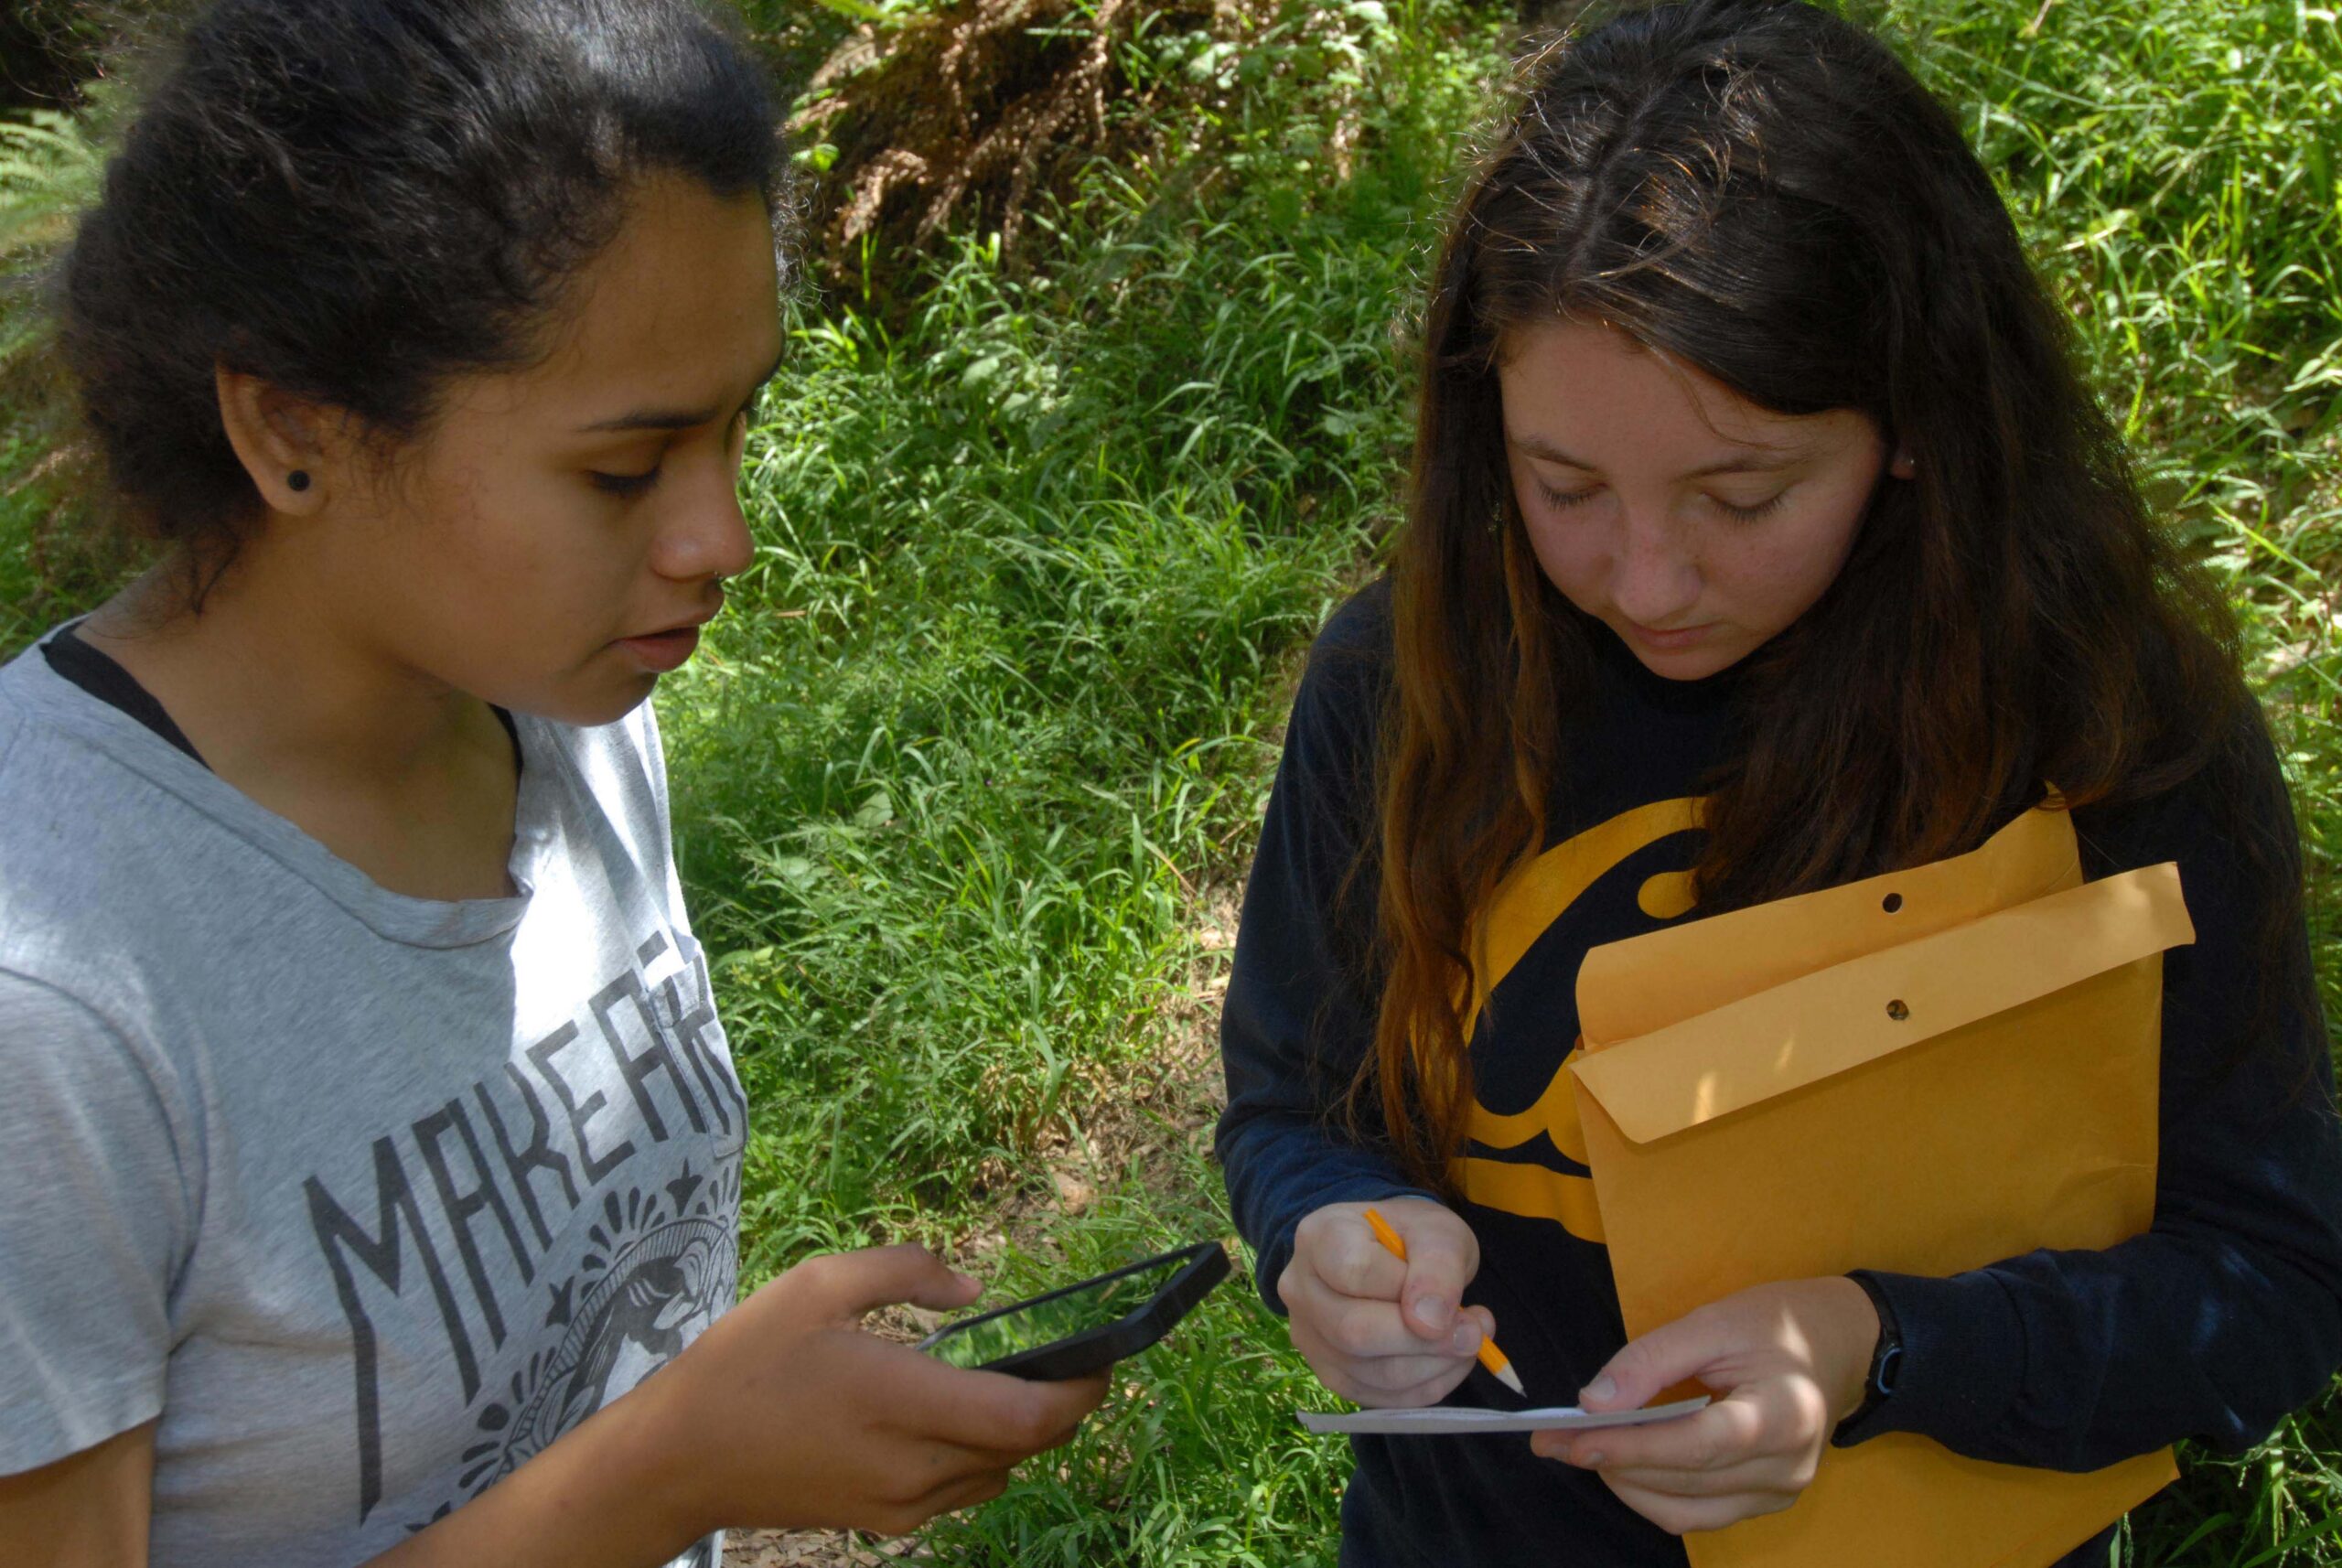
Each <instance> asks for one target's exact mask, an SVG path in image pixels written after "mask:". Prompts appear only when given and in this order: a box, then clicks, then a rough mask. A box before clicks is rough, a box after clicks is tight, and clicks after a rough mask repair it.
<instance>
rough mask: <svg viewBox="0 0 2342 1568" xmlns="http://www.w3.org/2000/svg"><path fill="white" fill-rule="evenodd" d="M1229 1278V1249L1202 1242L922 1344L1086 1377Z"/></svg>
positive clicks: (980, 1365)
mask: <svg viewBox="0 0 2342 1568" xmlns="http://www.w3.org/2000/svg"><path fill="white" fill-rule="evenodd" d="M1227 1277H1228V1254H1227V1253H1226V1252H1225V1251H1222V1250H1221V1249H1220V1245H1219V1242H1217V1241H1198V1242H1197V1243H1196V1244H1195V1245H1194V1246H1192V1247H1182V1248H1180V1249H1179V1250H1178V1251H1176V1252H1166V1253H1164V1254H1163V1255H1162V1256H1160V1257H1155V1258H1147V1259H1145V1260H1144V1261H1142V1262H1135V1263H1133V1264H1131V1265H1130V1266H1129V1267H1128V1268H1124V1269H1116V1270H1115V1271H1114V1272H1113V1273H1110V1274H1100V1275H1099V1276H1098V1277H1097V1278H1095V1279H1088V1280H1084V1281H1082V1282H1081V1283H1080V1284H1078V1285H1068V1286H1066V1287H1065V1288H1064V1289H1063V1290H1053V1291H1051V1292H1049V1294H1047V1295H1037V1296H1035V1297H1034V1298H1033V1299H1032V1300H1030V1301H1020V1302H1018V1303H1016V1304H1015V1305H1013V1306H1004V1307H999V1308H997V1309H995V1310H994V1311H991V1312H987V1313H985V1314H983V1316H979V1317H970V1318H966V1319H963V1320H962V1321H961V1322H958V1323H953V1324H947V1325H946V1326H943V1327H941V1328H939V1329H937V1330H936V1331H935V1332H934V1333H932V1334H930V1335H929V1336H928V1337H926V1338H924V1339H922V1340H920V1341H919V1348H920V1349H922V1350H925V1351H927V1352H928V1353H929V1355H933V1356H938V1357H940V1358H941V1359H944V1360H946V1361H949V1362H950V1363H951V1365H953V1366H955V1367H966V1368H970V1369H973V1370H976V1371H982V1372H1006V1373H1007V1374H1009V1375H1010V1376H1011V1377H1016V1378H1026V1379H1029V1380H1033V1381H1035V1382H1054V1381H1056V1380H1058V1379H1061V1378H1081V1377H1087V1376H1089V1375H1090V1373H1092V1372H1102V1371H1104V1370H1105V1369H1107V1368H1108V1367H1111V1366H1112V1365H1113V1364H1114V1363H1115V1362H1117V1361H1119V1360H1121V1359H1123V1358H1124V1357H1125V1356H1132V1355H1135V1354H1137V1353H1138V1352H1139V1351H1141V1350H1144V1349H1145V1348H1147V1347H1148V1346H1149V1345H1152V1344H1154V1343H1155V1341H1156V1340H1157V1339H1160V1338H1162V1337H1164V1336H1165V1335H1166V1334H1168V1333H1170V1332H1171V1326H1172V1325H1173V1324H1175V1323H1176V1322H1178V1321H1179V1319H1181V1318H1183V1317H1185V1316H1187V1313H1188V1311H1189V1309H1190V1308H1192V1307H1193V1306H1194V1305H1196V1303H1198V1302H1199V1301H1201V1300H1203V1298H1204V1295H1205V1293H1207V1292H1209V1290H1210V1289H1211V1287H1212V1286H1214V1285H1216V1284H1218V1283H1219V1282H1220V1281H1222V1280H1224V1279H1226V1278H1227Z"/></svg>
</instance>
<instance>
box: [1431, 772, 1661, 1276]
mask: <svg viewBox="0 0 2342 1568" xmlns="http://www.w3.org/2000/svg"><path fill="white" fill-rule="evenodd" d="M1702 808H1703V802H1702V801H1701V800H1697V799H1693V798H1686V799H1682V800H1654V801H1652V802H1651V803H1649V805H1644V806H1638V807H1636V808H1635V809H1634V810H1632V811H1622V812H1620V813H1619V814H1618V815H1617V816H1615V817H1613V818H1611V819H1610V820H1609V821H1608V822H1603V823H1601V824H1600V825H1598V826H1595V827H1592V828H1588V829H1587V830H1586V831H1585V832H1582V833H1579V834H1578V835H1577V836H1576V837H1574V838H1572V839H1567V840H1564V841H1563V843H1558V844H1555V845H1554V846H1553V847H1552V849H1549V850H1547V851H1545V853H1544V854H1541V855H1539V856H1537V857H1536V858H1535V859H1534V860H1531V861H1527V862H1524V863H1523V864H1522V865H1520V867H1519V868H1518V869H1517V870H1515V871H1514V872H1513V873H1512V875H1509V876H1508V877H1506V878H1505V880H1504V881H1503V882H1502V883H1501V884H1500V885H1499V886H1498V888H1497V891H1496V895H1495V897H1493V898H1491V899H1490V900H1489V904H1488V913H1487V915H1486V916H1485V917H1484V918H1483V919H1482V920H1481V923H1480V929H1479V930H1478V932H1477V968H1478V972H1479V991H1478V993H1477V995H1476V996H1475V997H1474V998H1473V1003H1472V1006H1471V1009H1470V1011H1469V1013H1468V1014H1467V1015H1466V1018H1465V1020H1464V1036H1465V1037H1466V1039H1469V1038H1470V1037H1471V1035H1472V1031H1473V1029H1474V1028H1475V1027H1476V1026H1477V1025H1478V1022H1479V1015H1480V1012H1481V1010H1482V1008H1483V1007H1484V1006H1485V1005H1486V1004H1487V1002H1488V997H1489V995H1490V994H1491V993H1494V992H1495V990H1496V988H1497V987H1498V985H1499V984H1501V983H1503V981H1504V977H1505V976H1506V975H1508V974H1509V973H1510V972H1512V968H1513V966H1514V965H1515V964H1517V963H1519V962H1520V960H1521V958H1522V957H1523V956H1524V955H1525V954H1526V953H1527V952H1528V951H1529V950H1530V948H1531V945H1532V944H1534V943H1535V941H1536V940H1537V939H1538V938H1539V937H1541V936H1542V935H1544V934H1545V931H1546V930H1547V929H1548V928H1550V927H1551V926H1552V923H1553V922H1554V921H1555V920H1558V919H1560V918H1562V916H1563V914H1564V913H1566V912H1567V911H1568V909H1569V908H1570V907H1571V906H1572V905H1574V904H1575V903H1576V902H1577V901H1578V899H1579V898H1580V897H1583V896H1584V895H1585V891H1586V889H1588V888H1590V887H1592V886H1594V885H1595V883H1596V882H1598V881H1600V880H1601V879H1602V878H1603V877H1604V876H1605V875H1608V874H1609V873H1610V872H1611V871H1612V870H1614V869H1616V868H1617V866H1618V865H1620V864H1622V863H1623V862H1624V861H1626V859H1627V858H1628V856H1630V855H1632V854H1637V853H1638V852H1639V851H1641V850H1644V849H1647V848H1649V846H1650V845H1652V844H1654V843H1658V842H1659V841H1660V839H1663V838H1666V837H1667V836H1669V835H1670V834H1671V833H1680V832H1687V831H1689V830H1691V829H1692V828H1696V827H1698V826H1699V825H1700V822H1701V820H1702V818H1701V813H1702ZM1636 902H1637V903H1638V905H1639V906H1640V907H1641V908H1642V911H1643V913H1644V914H1646V915H1649V916H1650V917H1651V918H1653V919H1657V920H1672V919H1674V918H1677V917H1679V916H1681V915H1682V914H1683V913H1684V912H1685V911H1687V910H1688V909H1690V908H1691V907H1692V892H1691V878H1690V876H1689V875H1687V874H1686V873H1683V872H1673V871H1671V872H1662V873H1660V875H1656V876H1653V877H1650V878H1649V880H1647V881H1645V882H1644V883H1643V885H1642V887H1641V888H1640V889H1639V891H1638V893H1637V895H1636ZM1584 1051H1585V1047H1584V1046H1583V1045H1580V1046H1578V1047H1574V1048H1573V1049H1572V1050H1571V1051H1570V1053H1569V1055H1568V1056H1567V1057H1565V1058H1563V1061H1562V1063H1561V1065H1560V1066H1559V1067H1557V1068H1556V1069H1554V1072H1553V1077H1552V1081H1550V1082H1548V1083H1547V1084H1546V1086H1545V1090H1544V1092H1543V1093H1542V1094H1540V1095H1539V1096H1538V1097H1537V1102H1536V1103H1535V1104H1533V1105H1531V1107H1530V1108H1529V1109H1528V1110H1526V1111H1520V1112H1514V1113H1512V1114H1510V1115H1499V1113H1498V1112H1493V1111H1490V1110H1489V1109H1488V1107H1487V1106H1485V1105H1482V1104H1481V1103H1479V1101H1477V1099H1476V1100H1475V1101H1473V1104H1472V1114H1471V1119H1470V1121H1469V1122H1468V1124H1467V1130H1468V1132H1469V1134H1470V1136H1471V1139H1472V1141H1473V1142H1474V1143H1476V1144H1480V1145H1482V1146H1483V1147H1486V1148H1491V1149H1514V1148H1519V1147H1520V1145H1521V1144H1526V1143H1528V1142H1529V1141H1530V1140H1531V1139H1532V1138H1534V1137H1536V1136H1537V1134H1538V1133H1543V1134H1545V1136H1546V1137H1547V1138H1549V1139H1551V1140H1552V1144H1553V1147H1554V1148H1555V1149H1557V1150H1559V1151H1560V1152H1561V1154H1562V1155H1563V1157H1564V1158H1566V1159H1569V1160H1572V1161H1574V1162H1575V1163H1576V1164H1577V1165H1579V1166H1580V1167H1584V1166H1585V1163H1586V1153H1585V1130H1584V1129H1583V1128H1582V1127H1581V1126H1580V1125H1579V1122H1578V1113H1577V1093H1576V1080H1575V1079H1573V1078H1571V1076H1570V1073H1569V1064H1570V1062H1571V1061H1574V1060H1575V1059H1576V1058H1578V1057H1579V1056H1580V1055H1582V1054H1583V1053H1584ZM1448 1170H1449V1174H1450V1175H1451V1176H1454V1178H1455V1179H1456V1185H1457V1187H1459V1188H1460V1189H1461V1190H1462V1191H1463V1194H1464V1196H1465V1197H1468V1198H1470V1199H1471V1200H1472V1201H1473V1202H1474V1203H1477V1204H1479V1205H1481V1206H1482V1207H1484V1208H1495V1209H1500V1210H1502V1211H1503V1212H1505V1213H1507V1214H1518V1215H1521V1216H1523V1217H1525V1218H1528V1219H1553V1220H1558V1221H1559V1222H1560V1223H1561V1225H1562V1228H1563V1230H1567V1231H1568V1232H1569V1233H1570V1234H1571V1235H1573V1236H1575V1237H1577V1238H1578V1239H1579V1240H1585V1241H1594V1242H1600V1241H1601V1240H1603V1230H1602V1213H1601V1210H1600V1209H1599V1208H1596V1207H1595V1201H1594V1183H1593V1181H1592V1179H1591V1178H1589V1177H1586V1176H1577V1175H1574V1174H1572V1173H1570V1172H1567V1171H1558V1170H1554V1169H1552V1167H1551V1166H1548V1165H1533V1164H1516V1163H1513V1162H1510V1161H1504V1160H1485V1159H1474V1158H1471V1157H1468V1156H1464V1157H1459V1158H1457V1159H1456V1160H1454V1161H1453V1162H1451V1163H1450V1165H1449V1166H1448Z"/></svg>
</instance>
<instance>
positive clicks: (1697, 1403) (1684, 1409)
mask: <svg viewBox="0 0 2342 1568" xmlns="http://www.w3.org/2000/svg"><path fill="white" fill-rule="evenodd" d="M1707 1402H1708V1400H1707V1396H1706V1395H1705V1394H1703V1395H1701V1396H1700V1397H1699V1398H1698V1399H1688V1400H1677V1401H1676V1402H1674V1403H1673V1404H1654V1405H1645V1406H1644V1407H1643V1408H1642V1409H1640V1410H1614V1411H1603V1412H1598V1413H1596V1412H1586V1411H1583V1410H1580V1409H1578V1408H1577V1406H1575V1405H1574V1404H1565V1405H1555V1406H1553V1407H1552V1408H1551V1409H1549V1410H1464V1409H1459V1408H1458V1407H1456V1406H1455V1405H1449V1404H1435V1405H1432V1406H1429V1407H1427V1408H1425V1409H1423V1410H1361V1411H1358V1412H1353V1413H1351V1414H1348V1415H1338V1414H1336V1413H1335V1412H1332V1411H1329V1410H1305V1411H1303V1412H1300V1415H1301V1424H1302V1425H1304V1426H1305V1427H1307V1428H1308V1429H1309V1430H1310V1431H1312V1432H1358V1433H1369V1434H1376V1435H1380V1436H1387V1437H1402V1436H1404V1437H1461V1436H1464V1435H1465V1434H1467V1433H1474V1432H1569V1431H1578V1430H1584V1429H1586V1428H1591V1427H1596V1426H1646V1425H1649V1423H1652V1422H1654V1421H1672V1420H1674V1419H1675V1418H1676V1417H1677V1416H1679V1415H1689V1414H1691V1413H1692V1412H1693V1411H1695V1410H1700V1409H1702V1408H1703V1407H1705V1405H1706V1404H1707Z"/></svg>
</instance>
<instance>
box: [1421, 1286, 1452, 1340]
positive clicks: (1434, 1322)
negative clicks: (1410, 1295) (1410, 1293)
mask: <svg viewBox="0 0 2342 1568" xmlns="http://www.w3.org/2000/svg"><path fill="white" fill-rule="evenodd" d="M1452 1310H1453V1308H1451V1307H1450V1306H1449V1305H1447V1304H1446V1303H1445V1302H1444V1301H1442V1300H1440V1299H1439V1297H1437V1296H1435V1295H1419V1296H1417V1297H1416V1298H1415V1317H1416V1320H1417V1321H1419V1322H1421V1323H1422V1324H1423V1326H1425V1327H1427V1328H1429V1329H1431V1330H1432V1331H1433V1332H1434V1333H1437V1332H1438V1331H1439V1330H1441V1329H1444V1328H1445V1327H1446V1326H1447V1315H1448V1313H1449V1312H1451V1311H1452Z"/></svg>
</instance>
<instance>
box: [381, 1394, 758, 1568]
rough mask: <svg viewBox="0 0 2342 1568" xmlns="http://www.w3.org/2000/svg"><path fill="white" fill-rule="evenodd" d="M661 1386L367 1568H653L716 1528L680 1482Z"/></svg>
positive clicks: (632, 1398)
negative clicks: (497, 1567) (484, 1566)
mask: <svg viewBox="0 0 2342 1568" xmlns="http://www.w3.org/2000/svg"><path fill="white" fill-rule="evenodd" d="M658 1383H659V1380H658V1379H656V1378H653V1379H652V1380H650V1382H648V1383H646V1384H644V1385H643V1386H642V1387H640V1388H639V1389H637V1390H635V1391H632V1392H630V1393H628V1394H626V1395H624V1396H623V1397H621V1398H619V1399H617V1400H614V1401H612V1402H610V1403H609V1404H607V1405H606V1406H604V1407H603V1408H602V1409H601V1410H599V1411H596V1412H595V1413H594V1414H593V1415H591V1416H589V1417H588V1418H586V1420H585V1421H584V1422H583V1423H580V1424H579V1425H578V1426H577V1427H575V1429H574V1430H572V1431H570V1432H568V1433H566V1434H564V1435H563V1436H562V1437H560V1438H559V1439H558V1440H556V1441H555V1442H554V1443H553V1444H552V1445H551V1446H549V1447H547V1448H546V1449H545V1450H544V1452H543V1453H542V1454H539V1455H537V1456H536V1457H535V1458H533V1459H531V1460H530V1461H529V1462H528V1463H527V1464H525V1465H522V1466H521V1467H520V1468H519V1469H517V1470H515V1471H513V1472H512V1474H511V1475H510V1476H507V1477H505V1478H504V1479H503V1480H501V1481H499V1482H498V1483H496V1485H494V1486H493V1487H489V1489H488V1490H487V1491H485V1492H483V1493H481V1494H480V1495H479V1496H478V1497H477V1498H473V1499H472V1500H471V1501H470V1502H468V1503H466V1504H465V1505H464V1506H463V1507H462V1508H459V1509H457V1510H456V1511H455V1512H453V1513H451V1514H449V1515H448V1516H447V1517H446V1518H445V1519H443V1520H439V1521H438V1522H437V1523H435V1524H434V1525H432V1526H431V1527H430V1528H429V1529H427V1530H419V1531H417V1532H416V1533H415V1534H414V1535H413V1536H410V1537H409V1538H408V1539H407V1540H405V1541H402V1542H401V1543H399V1544H398V1545H397V1546H395V1547H392V1549H391V1550H390V1551H388V1552H383V1553H382V1554H381V1555H380V1556H378V1557H374V1558H371V1559H370V1560H369V1563H368V1568H442V1565H443V1564H444V1565H446V1568H457V1565H461V1564H471V1563H500V1564H504V1565H505V1568H656V1565H657V1564H660V1563H666V1562H667V1561H669V1560H670V1559H671V1558H673V1557H675V1556H677V1555H678V1554H680V1553H681V1552H683V1551H685V1550H686V1549H687V1548H689V1547H690V1545H691V1544H692V1542H693V1541H697V1540H698V1539H699V1538H700V1537H701V1536H703V1535H705V1534H706V1533H708V1531H709V1530H713V1529H714V1528H716V1526H715V1525H714V1523H712V1522H706V1521H704V1520H701V1519H700V1518H699V1517H698V1514H699V1507H698V1504H697V1502H696V1500H695V1499H693V1498H692V1497H691V1496H690V1495H689V1491H688V1488H687V1487H686V1486H685V1485H683V1484H682V1483H683V1482H684V1481H685V1479H686V1477H687V1474H688V1466H686V1465H683V1464H682V1463H679V1462H678V1453H679V1447H678V1444H675V1443H674V1442H673V1441H672V1440H671V1436H670V1434H671V1427H670V1426H669V1425H668V1424H667V1423H666V1421H665V1418H664V1417H665V1412H664V1408H663V1407H664V1403H665V1402H664V1401H663V1400H662V1399H661V1397H660V1394H661V1391H660V1390H659V1388H658V1386H657V1385H658Z"/></svg>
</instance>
